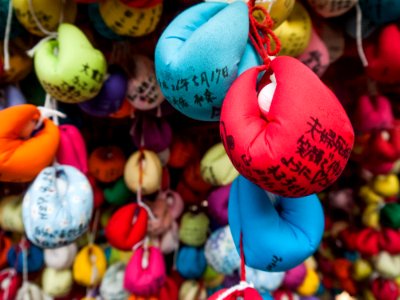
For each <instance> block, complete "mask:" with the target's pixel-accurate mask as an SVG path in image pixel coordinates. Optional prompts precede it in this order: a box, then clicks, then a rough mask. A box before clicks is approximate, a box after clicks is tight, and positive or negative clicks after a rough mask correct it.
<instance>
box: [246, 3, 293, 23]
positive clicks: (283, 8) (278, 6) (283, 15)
mask: <svg viewBox="0 0 400 300" xmlns="http://www.w3.org/2000/svg"><path fill="white" fill-rule="evenodd" d="M295 2H296V1H295V0H276V1H275V2H273V3H272V6H271V11H270V14H271V18H272V20H273V21H274V28H278V27H279V26H280V25H281V24H282V23H283V21H285V20H286V19H287V18H288V16H289V15H290V13H291V12H292V10H293V7H294V3H295ZM270 5H271V4H270V2H265V1H256V6H263V7H264V8H265V9H266V10H267V11H268V9H269V8H270ZM254 17H255V18H256V20H258V21H262V14H261V13H260V11H256V12H255V13H254Z"/></svg>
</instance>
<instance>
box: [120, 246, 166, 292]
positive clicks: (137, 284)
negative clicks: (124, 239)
mask: <svg viewBox="0 0 400 300" xmlns="http://www.w3.org/2000/svg"><path fill="white" fill-rule="evenodd" d="M165 280H166V270H165V263H164V257H163V255H162V253H161V251H160V250H159V249H158V248H155V247H149V248H147V249H144V248H143V247H141V248H139V249H137V250H136V251H135V253H134V254H133V256H132V258H131V260H130V261H129V263H128V265H127V266H126V271H125V277H124V288H125V289H126V290H128V291H129V292H130V293H133V294H135V295H138V296H150V295H156V294H158V292H159V291H160V289H161V287H162V286H163V285H164V283H165Z"/></svg>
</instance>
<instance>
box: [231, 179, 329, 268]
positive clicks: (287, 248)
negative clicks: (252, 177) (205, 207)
mask: <svg viewBox="0 0 400 300" xmlns="http://www.w3.org/2000/svg"><path fill="white" fill-rule="evenodd" d="M229 226H230V229H231V232H232V236H233V240H234V242H235V245H236V249H239V240H240V234H243V249H244V253H245V254H246V264H247V265H248V266H249V267H252V268H255V269H259V270H263V271H270V272H279V271H286V270H289V269H291V268H293V267H295V266H297V265H298V264H300V263H301V262H303V261H304V260H305V259H306V258H307V257H309V256H310V255H312V254H313V253H314V252H315V251H316V250H317V248H318V246H319V243H320V241H321V238H322V233H323V228H324V214H323V211H322V207H321V204H320V202H319V199H318V197H317V196H316V195H310V196H307V197H303V198H297V199H291V198H284V197H280V196H275V195H271V194H268V193H266V192H265V191H264V190H262V189H260V188H259V187H258V186H256V185H255V184H253V183H251V182H250V181H248V180H247V179H245V178H244V177H243V176H239V177H238V178H237V179H236V180H235V181H234V182H233V184H232V187H231V193H230V197H229ZM261 228H268V230H267V231H262V230H261ZM238 252H239V251H238Z"/></svg>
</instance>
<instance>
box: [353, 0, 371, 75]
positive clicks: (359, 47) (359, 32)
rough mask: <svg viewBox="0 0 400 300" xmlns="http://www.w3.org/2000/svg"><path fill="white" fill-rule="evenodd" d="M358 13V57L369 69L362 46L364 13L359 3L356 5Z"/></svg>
mask: <svg viewBox="0 0 400 300" xmlns="http://www.w3.org/2000/svg"><path fill="white" fill-rule="evenodd" d="M356 11H357V22H356V40H357V51H358V56H359V57H360V59H361V62H362V64H363V66H364V67H368V60H367V57H366V56H365V53H364V49H363V44H362V11H361V7H360V4H359V3H357V4H356Z"/></svg>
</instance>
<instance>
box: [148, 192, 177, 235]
mask: <svg viewBox="0 0 400 300" xmlns="http://www.w3.org/2000/svg"><path fill="white" fill-rule="evenodd" d="M147 205H148V206H149V207H150V209H151V211H152V213H153V214H154V217H155V219H151V218H150V219H149V220H148V225H147V233H148V234H149V236H150V237H157V236H160V235H163V234H164V233H165V232H167V230H168V229H169V228H170V227H171V226H172V222H173V219H172V216H171V214H170V213H169V207H168V203H167V201H165V199H163V198H157V199H156V200H155V201H154V202H148V203H147Z"/></svg>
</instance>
